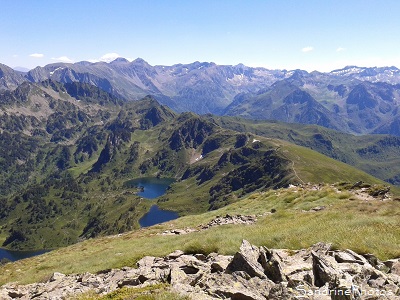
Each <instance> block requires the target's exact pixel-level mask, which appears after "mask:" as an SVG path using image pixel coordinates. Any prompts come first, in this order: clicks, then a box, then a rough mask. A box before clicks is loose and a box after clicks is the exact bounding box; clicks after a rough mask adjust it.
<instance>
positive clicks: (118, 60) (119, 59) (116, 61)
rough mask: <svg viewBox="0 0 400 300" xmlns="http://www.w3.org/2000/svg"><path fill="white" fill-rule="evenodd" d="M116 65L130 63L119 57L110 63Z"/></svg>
mask: <svg viewBox="0 0 400 300" xmlns="http://www.w3.org/2000/svg"><path fill="white" fill-rule="evenodd" d="M114 63H129V60H127V59H126V58H123V57H118V58H116V59H114V60H113V61H112V62H110V64H114Z"/></svg>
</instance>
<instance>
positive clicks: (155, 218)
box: [139, 205, 179, 227]
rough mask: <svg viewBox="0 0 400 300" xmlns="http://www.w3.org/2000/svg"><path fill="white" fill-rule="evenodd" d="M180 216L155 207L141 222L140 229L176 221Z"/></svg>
mask: <svg viewBox="0 0 400 300" xmlns="http://www.w3.org/2000/svg"><path fill="white" fill-rule="evenodd" d="M178 217H179V215H178V214H177V213H176V212H174V211H170V210H162V209H160V208H159V207H158V206H157V205H153V206H152V207H151V208H150V210H149V211H148V212H147V213H146V214H145V215H144V216H143V217H142V218H141V219H140V220H139V225H140V227H149V226H153V225H156V224H159V223H164V222H167V221H171V220H175V219H177V218H178Z"/></svg>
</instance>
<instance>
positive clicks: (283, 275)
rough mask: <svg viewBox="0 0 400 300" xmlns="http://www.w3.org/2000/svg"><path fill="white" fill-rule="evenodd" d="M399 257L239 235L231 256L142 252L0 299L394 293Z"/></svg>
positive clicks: (285, 299)
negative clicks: (261, 242)
mask: <svg viewBox="0 0 400 300" xmlns="http://www.w3.org/2000/svg"><path fill="white" fill-rule="evenodd" d="M399 273H400V259H392V260H388V261H385V262H381V261H379V260H378V259H377V258H376V257H374V256H373V255H371V254H368V255H365V256H362V255H359V254H357V253H355V252H353V251H351V250H332V249H331V245H330V244H325V243H318V244H315V245H313V246H312V247H311V248H309V249H302V250H298V251H293V250H285V249H273V250H270V249H267V248H265V247H257V246H254V245H251V244H250V243H249V242H248V241H245V240H244V241H243V243H242V245H241V246H240V251H239V252H237V253H236V254H235V255H234V256H226V255H220V254H217V253H211V254H209V255H208V256H205V255H203V254H196V255H187V254H185V253H184V252H183V251H180V250H176V251H174V252H173V253H171V254H169V255H167V256H165V257H163V258H159V257H152V256H146V257H143V258H142V259H141V260H139V261H138V262H137V267H136V268H130V267H125V268H122V269H115V270H114V269H113V270H106V271H103V272H99V273H97V274H91V273H84V274H77V275H64V274H61V273H54V274H53V275H52V276H51V277H50V278H49V280H47V282H43V283H34V284H29V285H17V284H14V283H9V284H6V285H4V286H2V287H1V288H0V299H21V300H22V299H37V300H40V299H54V300H56V299H65V298H66V297H68V296H71V295H76V294H79V293H82V292H85V291H89V290H92V291H94V292H95V293H98V294H107V293H109V292H111V291H114V290H117V289H119V288H122V287H131V288H135V287H143V286H147V285H152V284H157V283H168V284H170V286H171V289H172V290H173V291H175V292H178V293H179V294H183V295H187V296H189V297H190V298H192V299H196V300H197V299H199V300H201V299H204V300H211V299H232V300H263V299H282V300H290V299H303V300H305V299H320V300H324V299H332V300H358V299H360V300H361V299H365V300H367V299H368V300H373V299H388V300H395V299H400V276H399Z"/></svg>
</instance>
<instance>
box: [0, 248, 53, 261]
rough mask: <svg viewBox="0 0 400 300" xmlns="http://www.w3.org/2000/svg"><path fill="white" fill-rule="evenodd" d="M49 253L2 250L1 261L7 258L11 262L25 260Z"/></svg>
mask: <svg viewBox="0 0 400 300" xmlns="http://www.w3.org/2000/svg"><path fill="white" fill-rule="evenodd" d="M46 252H49V250H38V251H12V250H6V249H2V248H0V259H3V258H7V259H9V260H11V261H16V260H19V259H23V258H29V257H32V256H36V255H40V254H43V253H46Z"/></svg>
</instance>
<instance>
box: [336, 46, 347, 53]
mask: <svg viewBox="0 0 400 300" xmlns="http://www.w3.org/2000/svg"><path fill="white" fill-rule="evenodd" d="M345 50H346V48H343V47H339V48H337V49H336V52H342V51H345Z"/></svg>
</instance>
